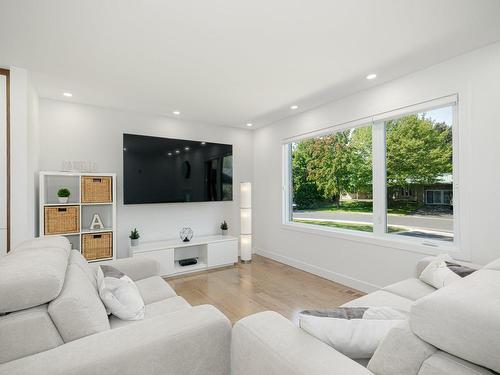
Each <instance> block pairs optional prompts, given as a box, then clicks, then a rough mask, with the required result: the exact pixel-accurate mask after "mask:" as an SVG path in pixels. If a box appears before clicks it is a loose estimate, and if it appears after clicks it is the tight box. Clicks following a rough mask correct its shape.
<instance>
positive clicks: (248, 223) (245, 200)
mask: <svg viewBox="0 0 500 375" xmlns="http://www.w3.org/2000/svg"><path fill="white" fill-rule="evenodd" d="M240 228H241V229H240V245H241V262H242V263H250V262H251V261H252V184H251V183H250V182H241V183H240Z"/></svg>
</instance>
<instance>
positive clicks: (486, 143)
mask: <svg viewBox="0 0 500 375" xmlns="http://www.w3.org/2000/svg"><path fill="white" fill-rule="evenodd" d="M499 82H500V43H497V44H494V45H491V46H488V47H486V48H483V49H480V50H477V51H474V52H472V53H469V54H466V55H462V56H459V57H456V58H454V59H452V60H449V61H447V62H444V63H442V64H439V65H435V66H433V67H431V68H428V69H426V70H423V71H420V72H417V73H414V74H412V75H409V76H405V77H403V78H400V79H397V80H394V81H391V82H389V83H387V84H383V85H380V86H377V87H375V88H372V89H370V90H366V91H363V92H360V93H357V94H355V95H352V96H349V97H346V98H344V99H342V100H339V101H336V102H333V103H329V104H327V105H324V106H321V107H318V108H316V109H314V110H311V111H308V112H305V113H302V114H299V115H297V116H294V117H290V118H287V119H284V120H281V121H279V122H277V123H275V124H273V125H271V126H268V127H265V128H262V129H258V130H256V132H255V135H254V189H253V191H254V246H255V248H256V251H257V252H258V253H261V254H264V255H267V256H270V257H273V258H275V259H278V260H281V261H283V262H285V263H289V264H291V265H295V266H297V267H300V268H303V269H306V270H308V271H310V272H314V273H317V274H320V275H322V276H324V277H327V278H330V279H333V280H338V281H340V282H344V283H346V284H349V285H352V286H354V287H358V288H360V289H364V290H372V289H374V288H376V287H379V286H383V285H387V284H389V283H391V282H395V281H397V280H400V279H402V278H405V277H409V276H412V274H413V269H414V265H415V262H416V261H417V260H418V259H420V258H422V257H423V255H422V254H421V253H416V252H410V251H405V250H400V249H398V248H394V247H391V246H379V245H374V244H370V243H366V242H357V241H353V240H351V239H345V238H344V239H342V238H332V237H326V236H320V235H317V234H310V233H304V232H299V231H294V230H289V229H285V228H284V227H282V225H281V215H282V203H281V202H282V200H281V196H282V181H281V178H282V176H281V169H282V148H281V140H282V139H284V138H288V137H293V136H295V135H298V134H301V133H305V132H309V131H313V130H317V129H320V128H324V127H326V126H332V125H335V124H341V123H344V122H348V121H352V120H356V119H359V118H364V117H368V116H371V115H374V114H377V113H382V112H386V111H390V110H394V109H397V108H400V107H404V106H408V105H412V104H416V103H420V102H423V101H427V100H430V99H434V98H438V97H442V96H446V95H450V94H455V93H458V95H459V107H458V108H459V109H458V111H459V113H458V123H459V124H458V126H459V159H460V160H459V174H460V207H461V217H460V223H461V228H460V235H461V242H460V245H461V248H462V250H463V254H469V255H470V259H471V260H472V261H473V262H476V263H486V262H489V261H491V260H493V259H495V258H497V257H500V244H499V243H498V237H497V233H498V225H499V224H498V223H499V220H498V217H499V213H500V198H498V193H497V192H498V189H499V187H500V168H499V166H498V162H499V160H500V106H499V104H498V103H499V102H500V90H499ZM263 166H265V167H263Z"/></svg>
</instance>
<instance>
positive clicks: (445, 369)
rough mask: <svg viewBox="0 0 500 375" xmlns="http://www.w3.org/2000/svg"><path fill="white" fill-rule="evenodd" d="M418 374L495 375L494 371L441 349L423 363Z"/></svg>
mask: <svg viewBox="0 0 500 375" xmlns="http://www.w3.org/2000/svg"><path fill="white" fill-rule="evenodd" d="M418 375H493V373H492V372H491V371H489V370H486V369H485V368H483V367H480V366H477V365H474V364H472V363H470V362H467V361H464V360H463V359H460V358H457V357H455V356H453V355H451V354H448V353H445V352H442V351H440V350H439V351H438V352H436V353H435V354H433V355H431V356H430V357H429V358H427V359H426V360H425V361H424V363H422V367H420V371H419V372H418Z"/></svg>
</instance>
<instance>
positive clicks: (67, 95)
mask: <svg viewBox="0 0 500 375" xmlns="http://www.w3.org/2000/svg"><path fill="white" fill-rule="evenodd" d="M63 96H65V97H67V98H71V97H72V96H73V94H72V93H70V92H63Z"/></svg>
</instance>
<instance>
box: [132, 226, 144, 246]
mask: <svg viewBox="0 0 500 375" xmlns="http://www.w3.org/2000/svg"><path fill="white" fill-rule="evenodd" d="M140 237H141V236H140V235H139V231H138V230H137V228H134V230H132V231H130V236H129V238H130V245H131V246H137V245H139V238H140Z"/></svg>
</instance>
